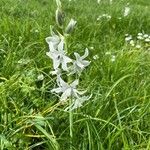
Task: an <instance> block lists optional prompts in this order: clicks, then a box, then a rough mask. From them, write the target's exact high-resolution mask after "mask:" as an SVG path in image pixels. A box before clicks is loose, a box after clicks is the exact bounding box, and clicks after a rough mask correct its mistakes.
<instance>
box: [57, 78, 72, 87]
mask: <svg viewBox="0 0 150 150" xmlns="http://www.w3.org/2000/svg"><path fill="white" fill-rule="evenodd" d="M58 81H59V83H60V86H61V87H63V88H66V89H67V88H68V87H69V85H68V83H66V82H65V81H64V80H63V79H62V78H61V77H60V76H58Z"/></svg>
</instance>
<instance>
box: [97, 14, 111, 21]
mask: <svg viewBox="0 0 150 150" xmlns="http://www.w3.org/2000/svg"><path fill="white" fill-rule="evenodd" d="M102 18H104V19H105V18H106V19H108V20H110V19H111V16H110V15H108V14H102V15H100V16H98V18H97V21H98V20H100V19H102Z"/></svg>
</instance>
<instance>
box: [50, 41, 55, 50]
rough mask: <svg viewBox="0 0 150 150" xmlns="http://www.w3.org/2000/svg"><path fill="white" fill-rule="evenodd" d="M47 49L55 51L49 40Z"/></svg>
mask: <svg viewBox="0 0 150 150" xmlns="http://www.w3.org/2000/svg"><path fill="white" fill-rule="evenodd" d="M49 50H50V51H51V52H54V51H55V48H54V45H53V43H52V42H49Z"/></svg>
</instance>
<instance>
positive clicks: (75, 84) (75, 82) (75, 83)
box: [70, 79, 79, 88]
mask: <svg viewBox="0 0 150 150" xmlns="http://www.w3.org/2000/svg"><path fill="white" fill-rule="evenodd" d="M78 84H79V80H78V79H76V80H75V81H74V82H72V83H71V84H70V86H71V87H72V88H76V86H77V85H78Z"/></svg>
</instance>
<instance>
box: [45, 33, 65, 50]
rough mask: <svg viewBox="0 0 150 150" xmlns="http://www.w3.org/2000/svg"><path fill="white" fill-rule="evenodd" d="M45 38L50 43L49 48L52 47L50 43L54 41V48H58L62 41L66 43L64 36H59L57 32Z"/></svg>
mask: <svg viewBox="0 0 150 150" xmlns="http://www.w3.org/2000/svg"><path fill="white" fill-rule="evenodd" d="M45 40H46V42H47V43H48V45H49V48H50V43H52V44H53V46H54V49H57V48H58V46H59V45H60V44H61V42H63V43H64V39H63V37H59V36H58V35H56V34H53V35H52V36H50V37H47V38H46V39H45Z"/></svg>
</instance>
